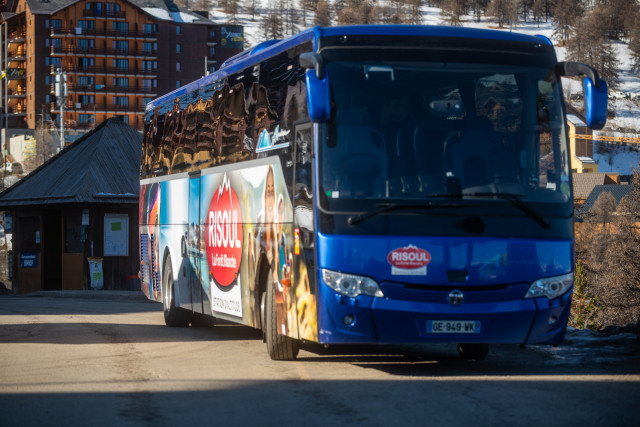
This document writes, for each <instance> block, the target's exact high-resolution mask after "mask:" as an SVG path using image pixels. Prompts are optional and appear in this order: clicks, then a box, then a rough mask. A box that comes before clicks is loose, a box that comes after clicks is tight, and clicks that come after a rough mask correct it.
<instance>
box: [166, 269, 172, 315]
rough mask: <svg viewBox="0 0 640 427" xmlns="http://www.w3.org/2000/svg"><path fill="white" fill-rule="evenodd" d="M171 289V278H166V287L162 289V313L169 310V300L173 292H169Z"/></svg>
mask: <svg viewBox="0 0 640 427" xmlns="http://www.w3.org/2000/svg"><path fill="white" fill-rule="evenodd" d="M172 287H173V280H172V279H171V277H167V285H166V286H165V287H164V288H165V289H164V292H165V294H164V311H170V310H171V302H172V301H171V300H172V297H173V292H172V290H171V288H172Z"/></svg>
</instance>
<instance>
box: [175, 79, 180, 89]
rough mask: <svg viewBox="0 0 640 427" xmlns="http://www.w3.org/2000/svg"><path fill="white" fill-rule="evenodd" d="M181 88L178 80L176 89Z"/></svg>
mask: <svg viewBox="0 0 640 427" xmlns="http://www.w3.org/2000/svg"><path fill="white" fill-rule="evenodd" d="M179 87H180V80H176V89H178V88H179Z"/></svg>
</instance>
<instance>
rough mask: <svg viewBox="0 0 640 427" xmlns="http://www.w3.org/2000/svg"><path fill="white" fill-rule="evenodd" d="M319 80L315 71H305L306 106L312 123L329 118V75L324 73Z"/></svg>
mask: <svg viewBox="0 0 640 427" xmlns="http://www.w3.org/2000/svg"><path fill="white" fill-rule="evenodd" d="M323 77H324V78H323V79H319V78H318V76H317V74H316V72H315V70H314V69H310V70H307V74H306V82H307V105H308V107H309V118H310V119H311V121H312V122H324V121H327V120H329V119H330V118H331V93H330V91H329V73H328V72H327V71H325V72H324V76H323Z"/></svg>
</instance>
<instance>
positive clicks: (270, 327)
mask: <svg viewBox="0 0 640 427" xmlns="http://www.w3.org/2000/svg"><path fill="white" fill-rule="evenodd" d="M265 302H266V304H265V307H264V308H265V314H264V316H263V318H264V319H265V328H264V329H265V337H266V341H267V352H268V353H269V357H271V359H272V360H295V358H296V356H297V355H298V350H299V342H298V340H295V339H293V338H290V337H287V336H284V335H280V334H278V321H277V317H276V298H275V292H274V290H273V285H271V284H269V285H267V295H266V301H265Z"/></svg>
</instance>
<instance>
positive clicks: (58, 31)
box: [51, 27, 157, 39]
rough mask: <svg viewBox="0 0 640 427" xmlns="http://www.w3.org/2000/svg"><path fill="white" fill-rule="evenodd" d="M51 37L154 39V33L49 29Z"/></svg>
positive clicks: (76, 28) (92, 29) (89, 29)
mask: <svg viewBox="0 0 640 427" xmlns="http://www.w3.org/2000/svg"><path fill="white" fill-rule="evenodd" d="M51 35H52V36H68V35H78V36H94V37H121V38H152V39H155V38H156V37H157V34H156V33H155V32H146V31H120V30H112V29H104V30H97V29H95V28H82V27H75V28H51Z"/></svg>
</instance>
